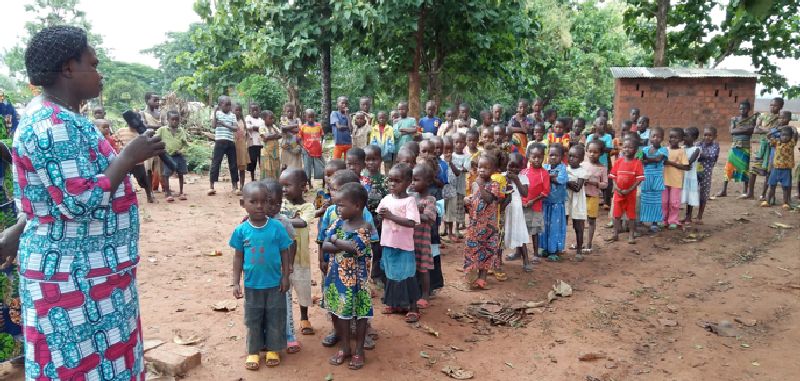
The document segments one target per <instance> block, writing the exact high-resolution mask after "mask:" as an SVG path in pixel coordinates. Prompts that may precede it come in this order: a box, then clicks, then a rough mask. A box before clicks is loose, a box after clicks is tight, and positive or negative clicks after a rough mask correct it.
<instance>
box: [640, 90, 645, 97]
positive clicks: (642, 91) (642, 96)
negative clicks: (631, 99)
mask: <svg viewBox="0 0 800 381" xmlns="http://www.w3.org/2000/svg"><path fill="white" fill-rule="evenodd" d="M640 98H644V90H642V96H641V97H640Z"/></svg>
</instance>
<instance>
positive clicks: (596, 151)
mask: <svg viewBox="0 0 800 381" xmlns="http://www.w3.org/2000/svg"><path fill="white" fill-rule="evenodd" d="M604 151H605V143H603V141H602V140H592V141H590V142H589V143H588V144H587V145H586V153H587V154H588V156H589V160H587V161H584V162H583V164H582V165H583V169H584V171H585V172H586V181H584V183H583V189H584V191H585V193H586V219H587V220H588V222H589V239H588V240H587V241H586V248H585V249H583V253H584V254H591V253H592V241H593V240H594V232H595V229H597V217H599V216H600V198H601V197H602V195H603V190H605V189H606V188H607V187H608V169H607V167H606V165H604V164H603V163H601V162H600V157H601V155H602V154H603V152H604Z"/></svg>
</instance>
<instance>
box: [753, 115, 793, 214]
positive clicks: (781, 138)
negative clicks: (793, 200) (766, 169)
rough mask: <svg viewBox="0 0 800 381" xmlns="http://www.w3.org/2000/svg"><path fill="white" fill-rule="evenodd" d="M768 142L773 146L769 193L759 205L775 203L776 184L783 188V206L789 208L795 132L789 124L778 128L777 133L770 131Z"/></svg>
mask: <svg viewBox="0 0 800 381" xmlns="http://www.w3.org/2000/svg"><path fill="white" fill-rule="evenodd" d="M776 135H777V136H776ZM769 144H770V146H772V147H775V157H774V158H773V165H772V171H770V174H769V180H768V182H769V194H768V197H767V200H765V201H764V202H766V203H767V205H764V202H762V203H761V206H769V205H774V204H775V188H776V187H777V185H778V184H780V185H781V188H783V208H784V209H787V210H788V209H791V206H790V205H789V199H790V197H791V193H792V168H793V167H794V147H795V146H796V145H797V134H796V133H794V131H792V128H791V127H789V126H783V127H781V128H780V130H779V132H778V133H777V134H775V133H774V132H773V133H770V135H769Z"/></svg>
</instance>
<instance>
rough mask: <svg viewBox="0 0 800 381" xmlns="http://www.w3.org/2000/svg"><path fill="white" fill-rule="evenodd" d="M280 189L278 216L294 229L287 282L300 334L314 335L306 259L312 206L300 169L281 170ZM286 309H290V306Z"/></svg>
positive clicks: (303, 174) (307, 256)
mask: <svg viewBox="0 0 800 381" xmlns="http://www.w3.org/2000/svg"><path fill="white" fill-rule="evenodd" d="M279 182H280V184H281V186H282V187H283V194H284V198H283V202H282V204H281V213H282V214H283V215H284V216H285V217H286V218H288V219H289V222H291V224H292V227H294V230H295V236H294V237H292V238H293V239H294V240H295V242H296V243H297V250H296V252H295V256H294V264H293V267H292V274H291V275H290V276H289V281H290V282H291V286H292V288H293V289H294V292H295V294H296V296H297V304H299V305H300V333H302V334H303V335H313V334H314V328H313V327H312V326H311V322H310V321H309V320H308V307H309V306H311V305H312V304H313V302H312V300H311V259H310V257H309V237H308V234H309V229H308V224H309V223H310V222H311V221H312V220H313V219H314V212H315V209H314V205H313V204H311V203H310V202H306V201H305V200H304V199H303V193H305V191H306V187H305V186H306V183H307V181H306V174H305V172H303V171H302V170H300V169H290V170H286V171H283V173H281V177H280V180H279ZM287 308H291V305H290V306H288V307H287Z"/></svg>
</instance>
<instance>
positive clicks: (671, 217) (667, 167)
mask: <svg viewBox="0 0 800 381" xmlns="http://www.w3.org/2000/svg"><path fill="white" fill-rule="evenodd" d="M681 142H683V130H682V129H680V128H671V129H670V130H669V150H668V151H669V155H668V156H667V161H665V162H664V192H663V193H662V195H661V206H662V209H663V210H664V225H668V227H669V229H670V230H673V229H677V228H678V212H679V209H680V207H681V191H682V189H683V172H684V171H686V170H688V169H689V159H688V158H687V157H686V152H685V151H684V150H683V149H682V148H681V147H680V144H681Z"/></svg>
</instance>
